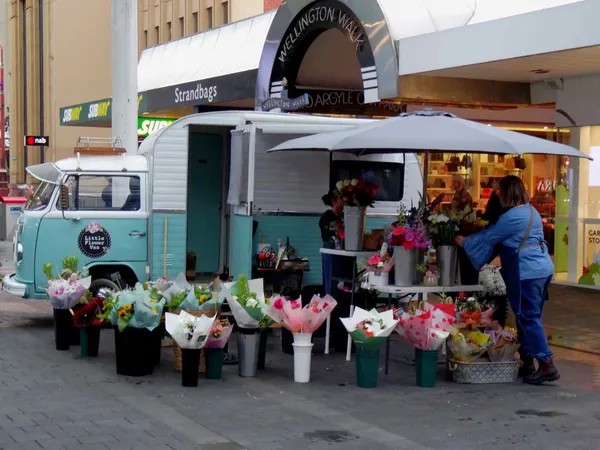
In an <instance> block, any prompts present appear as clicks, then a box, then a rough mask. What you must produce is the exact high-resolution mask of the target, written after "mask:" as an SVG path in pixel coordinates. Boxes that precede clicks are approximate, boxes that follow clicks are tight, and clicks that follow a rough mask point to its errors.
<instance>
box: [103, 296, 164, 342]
mask: <svg viewBox="0 0 600 450" xmlns="http://www.w3.org/2000/svg"><path fill="white" fill-rule="evenodd" d="M164 305H165V299H161V300H155V299H153V298H151V297H150V293H149V292H148V291H146V290H144V289H143V288H142V287H141V285H140V286H137V287H136V289H135V290H133V291H131V290H126V291H122V292H121V293H120V294H119V295H118V297H117V299H116V301H115V302H114V305H113V306H112V308H111V310H110V312H109V313H108V320H109V321H110V322H111V323H112V324H113V325H115V326H118V327H119V330H121V331H123V330H124V329H125V328H126V327H132V328H146V329H147V330H149V331H152V330H154V329H155V328H156V327H158V325H159V324H160V319H161V317H162V312H163V308H164Z"/></svg>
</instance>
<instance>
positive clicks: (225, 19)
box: [221, 2, 229, 24]
mask: <svg viewBox="0 0 600 450" xmlns="http://www.w3.org/2000/svg"><path fill="white" fill-rule="evenodd" d="M221 6H222V8H223V23H224V24H226V23H229V2H223V3H221Z"/></svg>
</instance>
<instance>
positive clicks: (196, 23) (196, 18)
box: [192, 12, 200, 34]
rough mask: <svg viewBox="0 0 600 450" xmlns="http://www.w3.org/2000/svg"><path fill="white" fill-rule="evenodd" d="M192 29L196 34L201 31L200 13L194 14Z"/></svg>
mask: <svg viewBox="0 0 600 450" xmlns="http://www.w3.org/2000/svg"><path fill="white" fill-rule="evenodd" d="M192 29H193V30H194V34H196V33H198V31H199V30H200V24H199V22H198V13H197V12H195V13H192Z"/></svg>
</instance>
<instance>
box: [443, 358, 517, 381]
mask: <svg viewBox="0 0 600 450" xmlns="http://www.w3.org/2000/svg"><path fill="white" fill-rule="evenodd" d="M520 365H521V363H520V361H518V360H514V361H506V362H463V361H457V360H455V359H453V360H451V361H450V362H449V364H448V368H449V369H450V371H451V372H452V377H453V379H454V382H455V383H460V384H495V383H514V382H515V381H517V378H518V375H519V367H520Z"/></svg>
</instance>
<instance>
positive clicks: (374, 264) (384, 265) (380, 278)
mask: <svg viewBox="0 0 600 450" xmlns="http://www.w3.org/2000/svg"><path fill="white" fill-rule="evenodd" d="M392 267H394V262H393V261H392V258H390V255H389V253H388V246H387V244H386V243H384V244H383V246H382V247H381V250H380V252H379V253H377V254H376V255H373V256H371V257H370V258H369V259H368V260H367V282H368V284H369V286H387V285H388V284H390V270H392Z"/></svg>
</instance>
